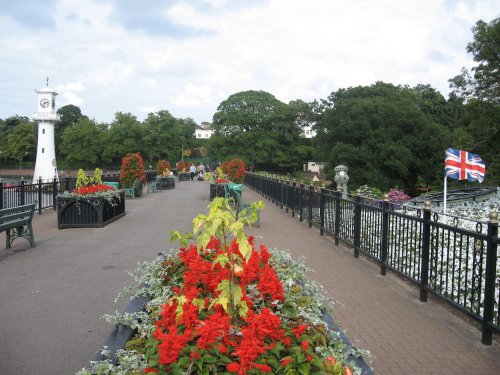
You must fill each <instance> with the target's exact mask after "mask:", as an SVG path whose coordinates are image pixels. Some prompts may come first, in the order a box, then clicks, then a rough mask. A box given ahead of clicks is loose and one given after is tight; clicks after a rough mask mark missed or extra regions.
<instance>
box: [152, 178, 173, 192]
mask: <svg viewBox="0 0 500 375" xmlns="http://www.w3.org/2000/svg"><path fill="white" fill-rule="evenodd" d="M156 183H157V185H156V186H157V187H158V190H169V189H173V188H174V187H175V178H173V177H159V178H157V179H156Z"/></svg>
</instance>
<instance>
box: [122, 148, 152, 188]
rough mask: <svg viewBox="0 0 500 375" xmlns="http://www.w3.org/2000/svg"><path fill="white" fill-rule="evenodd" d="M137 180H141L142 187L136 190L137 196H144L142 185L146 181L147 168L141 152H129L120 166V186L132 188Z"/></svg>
mask: <svg viewBox="0 0 500 375" xmlns="http://www.w3.org/2000/svg"><path fill="white" fill-rule="evenodd" d="M136 180H139V181H141V183H142V185H141V187H140V188H138V189H135V190H134V195H135V197H140V196H142V186H144V184H145V183H146V168H144V161H143V159H142V156H141V154H140V153H139V152H136V153H130V154H127V155H126V156H124V157H123V158H122V165H121V168H120V186H121V187H122V188H124V189H132V188H133V187H134V182H135V181H136Z"/></svg>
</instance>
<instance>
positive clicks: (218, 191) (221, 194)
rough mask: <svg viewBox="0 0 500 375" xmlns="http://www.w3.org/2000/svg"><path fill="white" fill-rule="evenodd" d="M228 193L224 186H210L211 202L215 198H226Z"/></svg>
mask: <svg viewBox="0 0 500 375" xmlns="http://www.w3.org/2000/svg"><path fill="white" fill-rule="evenodd" d="M225 197H226V193H225V191H224V185H221V184H210V200H213V199H214V198H225Z"/></svg>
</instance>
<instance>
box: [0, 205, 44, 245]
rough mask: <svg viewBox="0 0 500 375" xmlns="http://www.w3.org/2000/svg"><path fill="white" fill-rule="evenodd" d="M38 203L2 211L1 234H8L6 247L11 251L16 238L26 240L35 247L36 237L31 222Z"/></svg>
mask: <svg viewBox="0 0 500 375" xmlns="http://www.w3.org/2000/svg"><path fill="white" fill-rule="evenodd" d="M37 203H38V202H36V201H35V202H34V203H32V204H26V205H23V206H18V207H12V208H5V209H2V210H0V232H6V247H7V249H9V248H10V247H11V245H12V242H13V241H14V239H16V238H20V237H22V238H26V239H27V240H28V241H29V243H30V245H31V247H35V236H34V234H33V228H32V226H31V221H32V220H33V213H34V212H35V207H36V205H37Z"/></svg>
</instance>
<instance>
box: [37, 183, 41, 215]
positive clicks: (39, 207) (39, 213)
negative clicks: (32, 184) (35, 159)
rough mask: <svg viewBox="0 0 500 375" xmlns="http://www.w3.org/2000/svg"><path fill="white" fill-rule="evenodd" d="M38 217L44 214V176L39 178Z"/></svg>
mask: <svg viewBox="0 0 500 375" xmlns="http://www.w3.org/2000/svg"><path fill="white" fill-rule="evenodd" d="M37 183H38V215H41V214H42V176H38V182H37Z"/></svg>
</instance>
